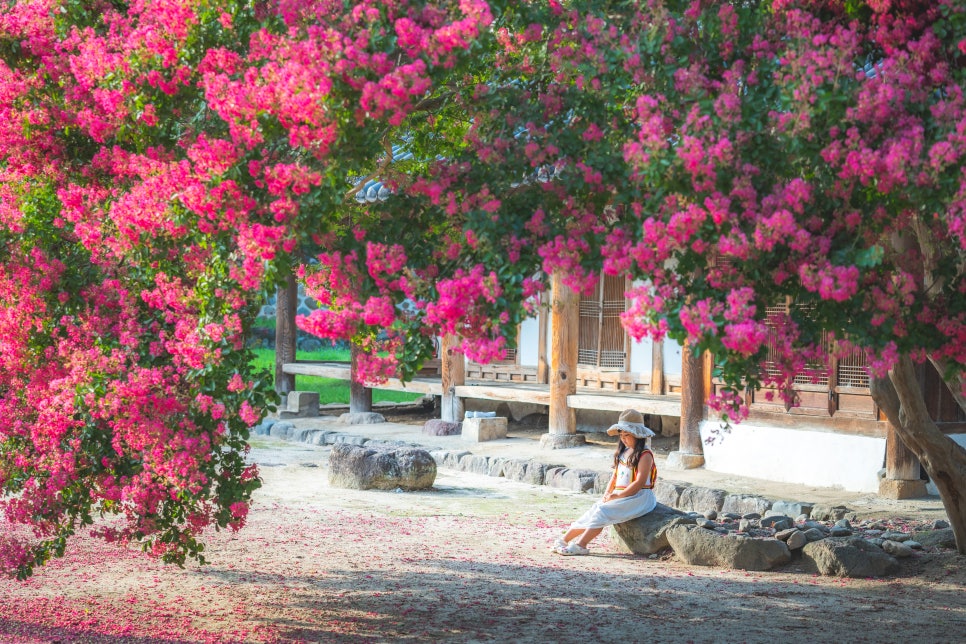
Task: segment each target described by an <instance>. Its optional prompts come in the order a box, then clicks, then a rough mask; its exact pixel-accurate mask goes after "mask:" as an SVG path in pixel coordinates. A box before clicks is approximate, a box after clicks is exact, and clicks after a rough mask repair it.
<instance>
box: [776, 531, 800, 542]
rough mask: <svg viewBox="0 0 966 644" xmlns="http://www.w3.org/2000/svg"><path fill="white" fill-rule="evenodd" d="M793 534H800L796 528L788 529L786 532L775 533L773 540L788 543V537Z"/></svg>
mask: <svg viewBox="0 0 966 644" xmlns="http://www.w3.org/2000/svg"><path fill="white" fill-rule="evenodd" d="M794 532H801V531H800V530H799V529H798V528H788V529H787V530H779V531H778V532H776V533H775V538H776V539H778V540H779V541H788V537H790V536H792V533H794Z"/></svg>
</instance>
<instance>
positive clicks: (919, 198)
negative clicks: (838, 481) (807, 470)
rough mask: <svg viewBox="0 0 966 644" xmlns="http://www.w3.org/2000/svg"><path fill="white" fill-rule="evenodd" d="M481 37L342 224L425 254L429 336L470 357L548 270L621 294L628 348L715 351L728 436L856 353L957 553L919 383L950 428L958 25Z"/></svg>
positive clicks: (934, 20)
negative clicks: (665, 341)
mask: <svg viewBox="0 0 966 644" xmlns="http://www.w3.org/2000/svg"><path fill="white" fill-rule="evenodd" d="M492 30H493V32H494V34H495V37H496V43H495V44H491V45H492V47H493V48H492V49H486V50H485V51H489V52H490V56H491V57H490V58H487V57H484V56H481V57H480V59H481V60H483V61H485V63H486V65H485V66H486V67H487V70H488V73H487V74H486V75H482V74H480V75H479V76H476V77H472V78H470V77H465V78H464V79H463V81H464V82H463V83H462V84H456V85H448V86H446V87H445V88H441V89H439V90H437V91H436V92H435V93H434V94H433V97H434V99H436V100H438V101H439V102H440V103H441V104H445V106H444V107H443V108H441V109H439V110H438V111H436V112H435V113H434V114H432V115H431V118H422V120H417V119H411V120H409V121H407V122H406V126H407V129H406V135H407V136H409V137H410V138H411V139H412V140H413V141H416V142H417V143H418V144H419V145H418V146H417V148H418V149H421V150H423V151H424V157H423V158H424V159H427V161H425V162H424V163H423V165H422V167H417V166H416V165H414V164H411V165H410V166H408V167H407V166H404V165H400V166H399V167H393V166H392V165H387V166H385V167H381V168H379V169H378V173H379V175H380V176H381V177H383V178H384V179H385V180H386V182H387V183H388V185H390V186H391V187H392V188H393V190H394V196H393V197H392V198H390V199H388V200H387V201H386V202H384V203H378V204H370V205H367V206H365V207H364V211H365V215H360V216H361V217H362V216H364V217H366V218H369V219H370V220H371V221H379V222H380V225H383V224H384V223H386V222H396V223H395V225H396V226H399V227H405V226H406V225H407V224H405V223H399V222H413V221H418V222H422V223H421V224H420V225H421V226H423V227H422V228H420V230H423V231H427V230H431V231H434V232H436V233H439V235H438V236H437V237H434V238H433V241H434V243H433V244H432V245H431V246H429V247H427V249H428V250H429V251H431V253H432V255H429V254H428V253H426V252H424V253H423V254H422V255H421V258H423V259H425V257H432V258H433V260H434V261H431V262H430V264H429V267H428V268H429V270H428V272H426V267H425V266H420V267H419V270H421V271H424V272H422V273H417V274H415V275H414V277H418V278H419V279H413V280H412V281H407V286H409V287H411V288H413V289H415V290H413V291H412V292H411V293H407V297H409V298H411V299H412V301H415V302H416V304H417V308H418V309H419V310H420V311H421V312H422V313H421V316H422V318H421V319H422V321H423V322H425V323H428V324H430V325H431V326H434V327H436V328H439V327H442V328H443V329H444V330H445V331H446V332H455V333H458V334H462V335H464V337H465V338H466V339H465V340H464V347H465V348H466V349H467V350H469V351H472V350H474V349H479V348H480V347H484V348H485V349H486V351H485V353H487V354H488V355H489V354H490V353H491V351H492V350H493V349H495V350H497V351H499V350H500V347H501V344H500V340H499V335H493V334H492V333H491V332H493V331H495V332H500V331H501V330H502V329H503V328H506V326H501V325H499V322H500V315H501V314H502V317H503V320H504V321H506V322H508V323H509V326H510V327H511V328H512V324H513V323H514V322H515V320H516V317H515V316H517V315H519V313H520V310H519V308H518V304H520V303H521V302H526V301H527V298H528V297H529V296H531V295H533V294H534V293H536V292H539V291H540V290H542V289H544V288H546V286H547V281H548V280H547V276H548V275H549V274H551V273H552V272H554V271H560V272H561V273H562V274H563V275H564V276H565V281H566V282H567V283H568V285H570V286H573V287H574V288H577V289H583V288H585V287H586V286H588V284H589V283H590V282H591V281H592V280H593V279H594V275H595V274H596V272H597V271H598V270H600V269H603V270H604V271H605V272H607V273H609V274H613V275H627V276H630V277H632V278H635V280H636V284H638V286H635V288H633V289H632V291H631V292H630V293H629V299H630V303H629V307H628V311H627V313H625V315H624V318H623V321H624V325H625V327H626V328H627V330H628V331H629V332H630V333H631V335H632V336H634V337H635V338H641V337H644V336H650V337H654V338H660V337H664V336H669V337H671V338H674V339H676V340H679V341H682V342H685V341H687V343H688V345H689V346H691V347H693V348H694V350H696V351H705V350H706V351H709V352H711V354H712V355H713V356H714V359H715V373H716V375H717V376H718V377H719V378H720V379H721V380H722V381H723V382H724V383H725V385H726V386H725V388H724V389H723V390H722V391H721V392H719V394H718V395H716V396H715V397H713V398H712V401H711V402H712V406H713V408H714V409H716V410H717V411H718V413H720V414H721V416H722V417H723V418H724V419H725V420H727V421H734V420H740V419H741V418H742V417H743V416H744V415H745V414H746V413H747V406H746V397H745V395H744V393H745V391H746V388H749V387H759V386H765V387H768V388H771V389H774V390H776V391H778V392H779V395H781V396H784V397H785V398H786V401H787V403H788V404H790V405H794V404H796V394H795V390H794V386H793V381H794V379H795V377H796V376H801V375H802V374H809V373H813V374H817V373H819V372H821V371H822V370H824V369H827V368H829V365H828V364H827V363H826V361H828V360H832V359H835V358H838V357H843V356H848V355H853V354H855V353H857V352H858V353H861V354H864V355H865V356H866V359H867V362H868V364H869V365H870V367H869V368H870V378H871V391H872V395H873V398H874V400H875V401H876V403H877V405H878V407H879V409H880V410H881V411H882V412H883V414H884V415H885V416H886V417H887V418H888V419H889V421H890V422H891V423H892V424H893V425H894V426H895V428H896V431H897V433H898V435H899V437H900V438H901V440H902V441H903V442H904V444H905V445H906V446H907V447H908V448H909V449H910V450H911V451H912V452H913V453H915V455H916V456H917V457H918V458H919V460H920V462H921V463H922V466H923V467H924V468H925V470H926V472H927V473H928V474H929V476H930V478H931V479H932V480H933V481H934V482H935V483H936V485H937V487H938V488H939V491H940V494H941V497H942V499H943V502H944V504H945V507H946V509H947V512H948V514H949V516H950V519H951V522H952V524H953V529H954V532H955V534H956V538H957V544H958V548H959V549H960V551H964V549H966V495H963V493H962V490H963V488H964V486H966V485H964V484H966V451H964V450H963V449H962V448H961V447H960V446H958V445H957V444H956V443H955V442H953V441H952V440H951V439H950V438H949V437H947V436H945V435H944V434H943V433H942V432H941V431H940V430H939V429H938V428H937V426H936V425H935V423H934V422H933V421H932V419H931V418H930V417H929V415H928V413H927V411H926V406H925V404H924V399H923V394H922V391H921V390H920V386H919V384H918V382H917V380H916V376H915V368H916V365H917V364H922V363H924V362H927V361H928V362H930V363H932V364H933V365H935V366H936V368H937V369H938V371H939V373H940V374H941V375H942V378H943V380H944V382H945V383H946V386H948V387H949V389H950V392H951V393H952V394H953V396H954V397H955V398H956V400H957V401H958V402H959V404H960V407H961V408H963V409H966V388H964V383H966V378H964V364H966V353H964V351H966V342H964V339H966V297H964V294H966V280H964V275H963V272H964V269H963V266H964V259H966V236H964V230H966V223H964V222H966V217H964V209H963V203H964V201H963V200H964V195H966V176H964V175H963V173H962V171H961V169H960V167H961V164H960V160H961V157H962V154H963V153H964V151H966V148H964V139H963V138H962V132H963V124H964V123H966V110H964V107H966V104H964V101H963V94H962V90H963V85H964V79H966V13H964V10H963V9H962V8H961V7H960V6H959V5H958V3H954V2H945V3H944V2H940V3H932V2H915V1H908V2H868V3H862V2H834V1H814V2H808V3H789V2H762V3H754V2H753V3H721V2H702V1H694V2H659V1H654V2H648V3H646V4H644V5H642V6H640V7H633V8H628V7H627V6H625V5H624V4H623V3H599V2H597V3H589V2H588V3H582V2H569V3H554V2H550V3H547V4H546V5H543V4H531V5H526V6H525V7H523V8H518V9H516V13H514V14H513V16H510V17H508V14H507V13H503V14H500V16H499V20H497V22H495V23H494V25H493V27H492ZM447 110H449V111H447ZM420 146H421V147H420ZM413 217H415V218H416V219H413ZM427 224H428V227H427ZM369 230H370V232H376V233H377V234H379V233H378V232H377V230H378V227H374V228H370V229H369ZM394 230H395V229H394ZM363 237H364V236H363ZM367 239H368V238H367ZM403 245H404V246H405V244H403ZM362 257H363V255H361V254H360V255H358V258H362ZM409 259H410V260H412V259H413V257H412V256H411V257H410V258H409ZM362 265H363V262H361V261H360V263H359V266H360V267H361V266H362ZM468 266H469V267H468ZM408 267H409V265H408V264H407V265H406V266H405V267H401V268H400V275H401V276H405V277H406V278H407V280H408V278H409V277H410V275H409V274H408V273H406V271H407V270H408ZM359 270H360V272H361V271H362V270H363V269H362V268H360V269H359ZM427 278H428V279H427ZM467 279H469V280H470V281H469V282H467ZM487 280H489V281H487ZM468 284H473V286H474V288H468ZM416 285H419V288H416ZM420 288H421V289H422V290H420ZM385 295H386V292H381V293H380V296H385ZM461 295H464V296H463V297H461ZM474 298H475V299H474ZM494 305H495V306H494ZM360 306H361V304H360ZM780 309H783V312H776V311H778V310H780ZM439 311H448V312H452V316H451V317H450V318H449V319H450V320H451V323H445V321H444V320H443V319H441V318H440V319H438V318H437V317H436V315H437V313H438V312H439ZM444 315H446V314H444ZM471 321H472V322H471ZM441 322H444V323H443V324H440V323H441ZM487 324H489V326H487ZM481 328H483V329H484V330H485V331H486V333H484V334H481V333H480V330H481ZM487 334H489V335H487Z"/></svg>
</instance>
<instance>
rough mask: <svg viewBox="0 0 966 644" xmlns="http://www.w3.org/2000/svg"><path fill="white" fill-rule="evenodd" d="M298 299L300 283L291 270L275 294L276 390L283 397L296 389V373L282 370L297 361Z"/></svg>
mask: <svg viewBox="0 0 966 644" xmlns="http://www.w3.org/2000/svg"><path fill="white" fill-rule="evenodd" d="M298 301H299V291H298V283H297V282H296V281H295V275H294V274H293V273H291V272H290V273H289V274H288V275H287V276H286V277H285V283H284V284H283V285H282V286H279V288H278V292H277V293H276V295H275V391H276V392H278V393H279V394H281V395H282V396H283V398H284V396H286V395H288V392H290V391H294V390H295V375H294V374H290V373H285V372H284V371H282V365H283V364H285V363H287V362H295V346H296V341H297V339H298V338H297V333H298V331H297V330H296V328H295V310H296V308H297V306H298ZM283 402H284V401H283Z"/></svg>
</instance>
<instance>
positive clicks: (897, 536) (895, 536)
mask: <svg viewBox="0 0 966 644" xmlns="http://www.w3.org/2000/svg"><path fill="white" fill-rule="evenodd" d="M881 537H882V538H883V539H885V540H886V541H898V542H899V543H902V542H903V541H909V539H912V535H910V534H906V533H905V532H885V533H883V534H882V535H881Z"/></svg>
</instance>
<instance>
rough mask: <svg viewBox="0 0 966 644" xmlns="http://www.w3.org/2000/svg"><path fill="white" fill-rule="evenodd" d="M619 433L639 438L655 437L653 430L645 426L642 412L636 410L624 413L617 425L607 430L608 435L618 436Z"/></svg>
mask: <svg viewBox="0 0 966 644" xmlns="http://www.w3.org/2000/svg"><path fill="white" fill-rule="evenodd" d="M619 432H628V433H630V434H633V435H634V436H637V437H638V438H650V437H651V436H654V435H655V434H654V432H653V431H651V428H650V427H648V426H647V425H645V424H644V416H643V415H641V412H639V411H637V410H635V409H625V410H624V411H622V412H621V415H620V418H619V419H618V420H617V423H616V424H614V425H611V427H610V429H608V430H607V435H608V436H616V435H617V434H618V433H619Z"/></svg>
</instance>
